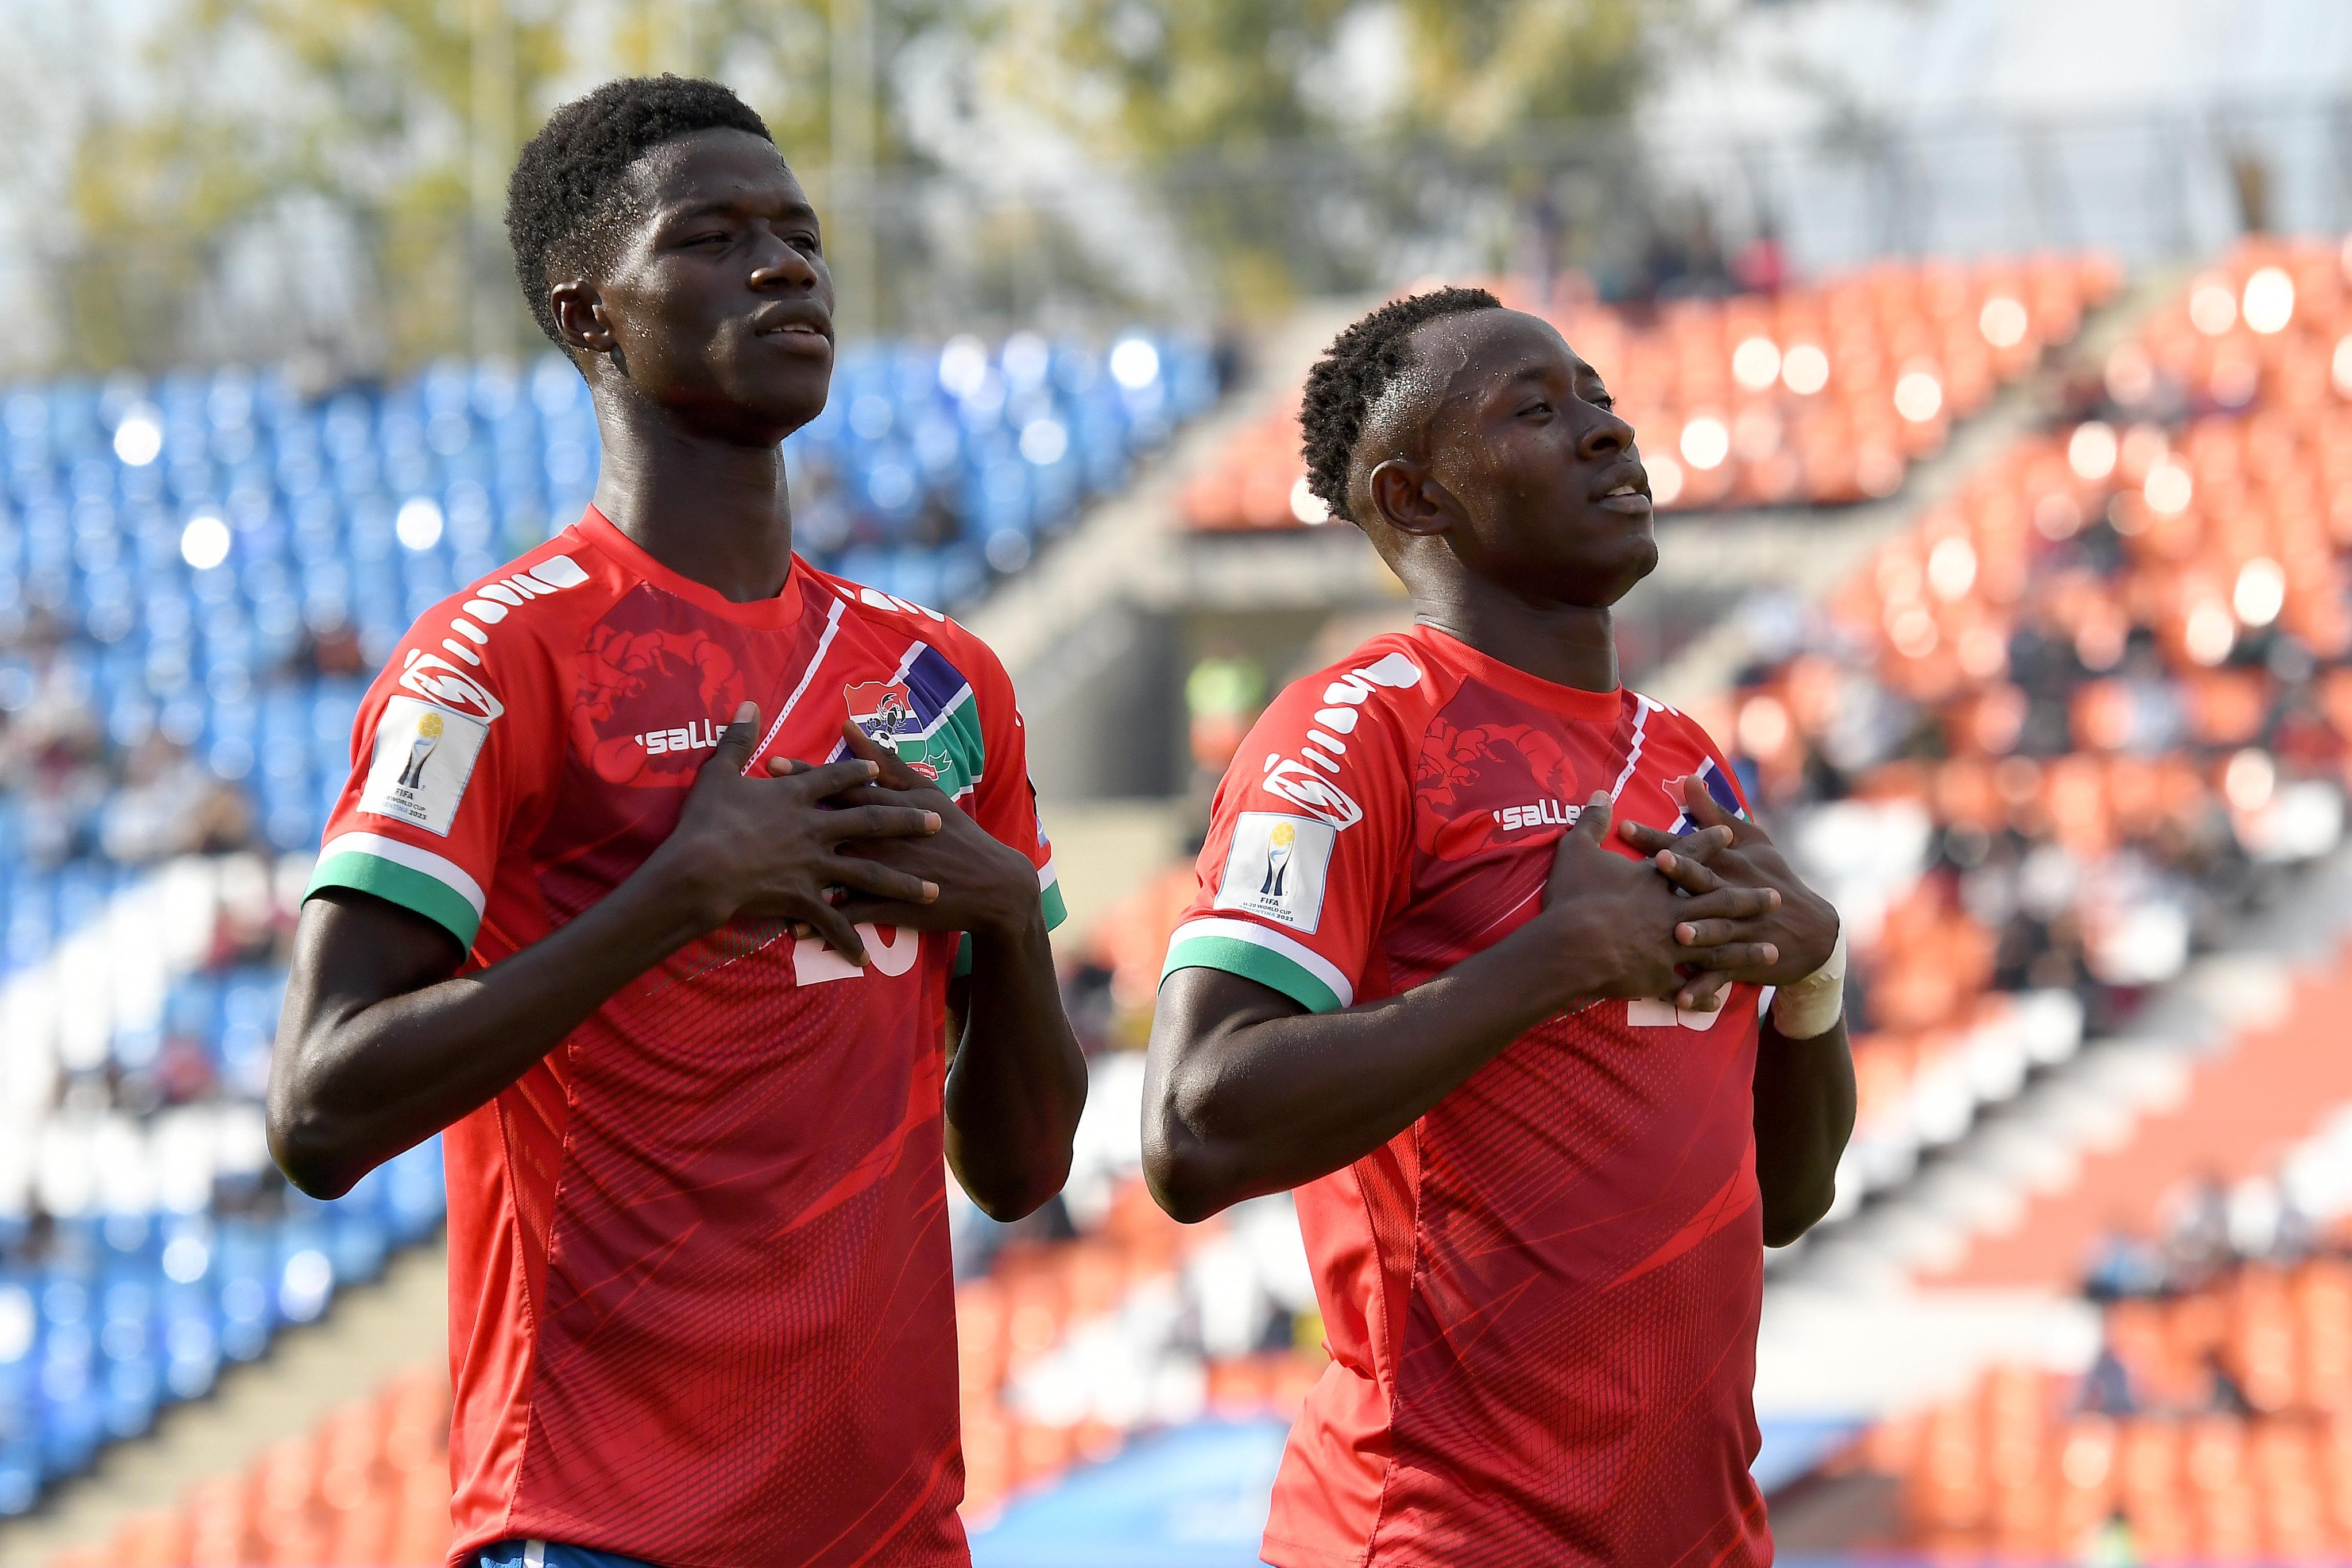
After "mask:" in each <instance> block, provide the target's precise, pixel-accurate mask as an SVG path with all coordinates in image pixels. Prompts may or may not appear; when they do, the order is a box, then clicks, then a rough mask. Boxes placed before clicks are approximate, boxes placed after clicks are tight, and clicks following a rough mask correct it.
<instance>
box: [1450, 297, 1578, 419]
mask: <svg viewBox="0 0 2352 1568" xmlns="http://www.w3.org/2000/svg"><path fill="white" fill-rule="evenodd" d="M1424 334H1426V335H1427V337H1428V339H1429V341H1428V342H1426V343H1425V344H1424V342H1423V335H1424ZM1413 348H1414V350H1415V353H1416V357H1417V358H1421V359H1423V360H1425V361H1426V362H1427V363H1428V364H1429V365H1430V367H1431V369H1432V370H1433V371H1439V372H1441V373H1442V374H1443V376H1444V383H1443V385H1442V386H1441V387H1439V388H1438V389H1436V390H1437V397H1436V404H1465V405H1466V404H1475V403H1476V402H1480V401H1481V400H1483V399H1484V398H1485V397H1486V396H1487V395H1488V394H1489V393H1490V392H1494V391H1495V390H1496V388H1498V387H1501V386H1503V385H1506V384H1507V383H1510V382H1518V381H1522V380H1528V379H1535V378H1541V379H1544V380H1547V381H1550V380H1558V381H1561V382H1574V381H1575V380H1577V379H1578V378H1579V377H1580V376H1583V375H1588V374H1590V373H1591V366H1589V365H1587V364H1586V363H1585V362H1584V361H1583V360H1581V359H1580V358H1579V357H1578V356H1577V352H1576V350H1573V349H1571V348H1570V347H1569V346H1568V340H1566V339H1565V338H1562V337H1561V336H1560V335H1559V328H1557V327H1554V326H1553V325H1552V324H1551V323H1550V322H1549V321H1547V320H1545V319H1542V318H1541V317H1539V316H1530V315H1528V314H1527V313H1526V312H1525V311H1520V310H1472V311H1465V312H1464V313H1462V314H1460V315H1457V316H1445V317H1440V318H1439V319H1436V320H1434V321H1432V322H1430V323H1428V324H1427V325H1426V326H1424V327H1423V328H1422V329H1421V331H1420V332H1416V333H1415V334H1414V335H1413ZM1434 407H1435V405H1434V404H1433V408H1432V412H1434Z"/></svg>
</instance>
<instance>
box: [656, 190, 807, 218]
mask: <svg viewBox="0 0 2352 1568" xmlns="http://www.w3.org/2000/svg"><path fill="white" fill-rule="evenodd" d="M751 206H752V204H751V203H750V202H746V201H743V200H740V199H739V198H736V197H732V196H714V197H712V198H710V199H709V200H708V201H702V202H695V203H691V204H688V205H686V206H683V207H673V208H671V209H670V210H669V211H667V212H666V213H664V214H662V215H661V221H662V222H664V223H687V222H690V221H691V220H693V219H695V218H707V217H712V216H715V215H717V214H720V213H740V212H746V211H749V210H750V208H751ZM782 215H783V216H785V217H788V218H813V217H814V216H816V209H815V208H814V207H813V206H811V205H809V204H808V203H807V202H805V201H798V202H787V203H785V204H784V205H783V209H782Z"/></svg>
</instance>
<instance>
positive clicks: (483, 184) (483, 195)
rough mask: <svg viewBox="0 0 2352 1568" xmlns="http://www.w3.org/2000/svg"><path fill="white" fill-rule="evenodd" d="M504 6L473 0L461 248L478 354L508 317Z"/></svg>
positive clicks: (508, 74)
mask: <svg viewBox="0 0 2352 1568" xmlns="http://www.w3.org/2000/svg"><path fill="white" fill-rule="evenodd" d="M507 6H508V0H473V16H472V20H473V40H472V43H473V47H472V59H471V60H470V62H469V65H470V68H471V71H470V75H471V80H470V81H469V83H468V86H469V88H470V89H471V91H470V97H471V99H472V101H471V103H470V104H469V105H468V106H467V110H468V112H467V135H468V137H469V139H470V141H471V142H472V145H471V147H470V148H469V149H468V152H470V153H471V157H470V158H469V160H468V162H467V195H468V196H469V198H470V200H469V201H468V203H467V223H466V245H465V255H466V295H467V319H468V322H469V324H470V328H471V330H470V334H469V336H470V340H471V343H472V347H473V351H474V353H475V354H476V355H478V356H479V355H484V354H496V353H502V352H504V351H505V350H508V349H509V348H510V347H511V346H512V345H511V343H510V342H509V338H508V328H509V326H510V325H511V324H512V321H513V319H514V318H513V312H512V310H511V309H510V308H509V305H508V296H507V290H506V280H505V278H504V277H503V276H502V274H503V273H504V272H505V270H506V269H505V267H503V266H502V265H501V264H502V262H503V261H504V259H505V256H506V254H507V249H506V245H505V243H504V239H505V236H504V235H502V234H501V233H500V229H501V226H502V225H503V221H504V218H505V213H506V187H507V162H508V160H509V157H511V156H512V153H513V149H514V144H515V134H514V99H515V59H514V18H513V17H512V16H510V15H509V12H508V10H507Z"/></svg>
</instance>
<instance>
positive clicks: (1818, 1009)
mask: <svg viewBox="0 0 2352 1568" xmlns="http://www.w3.org/2000/svg"><path fill="white" fill-rule="evenodd" d="M1844 1014H1845V925H1844V923H1843V922H1840V923H1839V925H1838V936H1837V944H1836V946H1832V948H1831V949H1830V956H1829V960H1828V962H1826V963H1824V964H1823V965H1822V967H1820V968H1818V969H1815V970H1814V971H1813V972H1812V973H1811V974H1810V975H1807V976H1806V977H1804V978H1803V979H1801V980H1795V981H1791V982H1790V984H1788V985H1785V986H1782V987H1781V988H1780V989H1779V990H1778V991H1776V992H1775V993H1773V997H1772V1027H1773V1028H1774V1029H1776V1030H1780V1038H1782V1039H1783V1040H1811V1039H1812V1038H1813V1036H1815V1035H1817V1034H1822V1033H1825V1032H1826V1031H1827V1030H1829V1029H1830V1028H1831V1026H1832V1025H1833V1024H1835V1023H1836V1022H1837V1020H1838V1019H1840V1018H1842V1017H1843V1016H1844Z"/></svg>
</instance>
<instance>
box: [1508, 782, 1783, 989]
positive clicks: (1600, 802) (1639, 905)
mask: <svg viewBox="0 0 2352 1568" xmlns="http://www.w3.org/2000/svg"><path fill="white" fill-rule="evenodd" d="M1613 816H1614V812H1613V809H1612V801H1611V800H1610V799H1609V795H1608V792H1607V791H1605V790H1602V791H1597V792H1595V793H1594V795H1593V796H1592V798H1591V800H1589V801H1587V802H1586V804H1585V806H1584V807H1583V810H1582V811H1581V812H1580V815H1579V816H1578V819H1577V821H1576V825H1575V826H1574V827H1573V828H1571V829H1570V830H1569V831H1568V832H1567V833H1565V834H1563V835H1562V836H1561V838H1560V839H1559V843H1558V844H1557V846H1556V847H1555V848H1554V850H1553V852H1552V863H1551V871H1550V875H1549V878H1548V880H1547V881H1546V883H1545V885H1544V894H1543V912H1542V914H1541V915H1538V917H1537V918H1538V920H1540V921H1542V922H1543V923H1544V925H1545V926H1546V928H1547V934H1548V935H1549V936H1552V937H1553V938H1555V941H1554V942H1553V943H1552V944H1549V946H1550V947H1551V950H1552V951H1555V952H1557V953H1559V955H1560V956H1561V958H1562V960H1563V961H1565V962H1573V963H1574V964H1575V965H1576V966H1577V967H1578V968H1579V969H1580V970H1581V971H1582V976H1583V985H1584V987H1585V988H1586V990H1587V993H1588V994H1590V995H1594V996H1601V997H1622V998H1637V997H1638V998H1666V997H1674V996H1675V995H1676V994H1677V992H1678V991H1679V990H1680V989H1681V988H1682V986H1683V984H1684V980H1685V974H1686V972H1688V971H1690V970H1693V969H1696V968H1697V967H1713V966H1714V964H1715V961H1716V960H1717V959H1720V958H1725V957H1728V958H1729V959H1731V960H1733V961H1734V963H1733V964H1728V965H1725V966H1723V967H1736V964H1738V963H1746V962H1753V961H1756V960H1757V959H1759V957H1760V956H1761V955H1760V953H1759V952H1754V951H1750V950H1749V949H1750V948H1753V947H1756V946H1759V944H1760V942H1761V939H1762V936H1763V927H1762V925H1760V924H1759V922H1760V921H1761V918H1762V917H1763V916H1765V915H1768V914H1769V912H1770V911H1771V910H1772V909H1773V908H1775V907H1776V906H1777V905H1778V904H1779V902H1780V898H1779V894H1777V893H1775V892H1773V891H1772V890H1770V889H1769V888H1714V889H1712V890H1706V888H1705V884H1706V883H1707V882H1709V881H1710V880H1711V879H1710V878H1708V877H1707V875H1706V870H1705V867H1704V865H1702V864H1700V863H1699V862H1696V861H1694V860H1693V859H1692V858H1691V857H1690V856H1689V854H1687V853H1684V852H1676V851H1673V850H1661V851H1659V852H1655V853H1654V854H1650V855H1643V856H1641V857H1639V858H1635V857H1633V856H1629V855H1627V854H1625V853H1622V852H1618V851H1617V849H1616V846H1615V845H1612V842H1611V840H1612V838H1615V839H1616V840H1617V841H1618V842H1619V843H1622V842H1623V841H1624V839H1623V836H1622V834H1619V833H1614V832H1612V821H1613ZM1697 837H1703V838H1704V839H1705V842H1704V843H1702V844H1700V845H1699V846H1697V847H1699V848H1700V849H1702V850H1707V849H1712V848H1719V846H1717V845H1716V843H1715V840H1716V839H1717V838H1725V837H1727V834H1726V833H1725V832H1724V831H1722V830H1718V829H1710V830H1707V831H1706V834H1705V835H1698V836H1697ZM1688 847H1690V846H1685V848H1688ZM1702 921H1704V922H1709V923H1712V925H1714V926H1719V927H1720V931H1721V940H1719V941H1717V942H1714V943H1711V944H1709V946H1707V947H1700V946H1694V945H1693V944H1692V943H1691V942H1690V941H1689V940H1688V938H1689V936H1691V934H1692V932H1693V926H1694V923H1696V922H1702Z"/></svg>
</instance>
